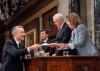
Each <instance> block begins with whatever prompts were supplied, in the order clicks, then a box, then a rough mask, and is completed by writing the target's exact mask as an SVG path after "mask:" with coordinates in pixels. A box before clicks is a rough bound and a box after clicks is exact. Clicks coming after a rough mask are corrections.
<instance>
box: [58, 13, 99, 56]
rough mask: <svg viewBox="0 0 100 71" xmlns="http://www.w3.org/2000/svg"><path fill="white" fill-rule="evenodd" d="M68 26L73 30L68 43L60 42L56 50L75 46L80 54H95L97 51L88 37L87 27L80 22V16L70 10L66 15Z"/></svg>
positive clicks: (97, 53)
mask: <svg viewBox="0 0 100 71" xmlns="http://www.w3.org/2000/svg"><path fill="white" fill-rule="evenodd" d="M66 18H67V24H68V26H69V27H70V28H71V29H72V30H73V31H72V36H71V40H70V42H69V43H68V44H62V45H61V47H60V48H58V50H62V49H67V48H70V49H74V48H76V49H77V50H78V52H79V55H81V56H97V55H99V52H98V50H97V48H96V47H95V46H94V45H93V43H92V41H91V40H90V38H89V35H88V31H87V28H86V27H85V25H83V24H81V20H80V17H79V16H78V15H77V14H76V13H74V12H71V13H69V15H68V16H67V17H66Z"/></svg>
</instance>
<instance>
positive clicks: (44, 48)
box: [40, 38, 50, 52]
mask: <svg viewBox="0 0 100 71" xmlns="http://www.w3.org/2000/svg"><path fill="white" fill-rule="evenodd" d="M43 43H50V39H49V38H48V39H47V41H46V42H43V41H41V42H40V44H43ZM42 49H43V50H44V51H45V52H49V50H50V47H48V46H43V47H42Z"/></svg>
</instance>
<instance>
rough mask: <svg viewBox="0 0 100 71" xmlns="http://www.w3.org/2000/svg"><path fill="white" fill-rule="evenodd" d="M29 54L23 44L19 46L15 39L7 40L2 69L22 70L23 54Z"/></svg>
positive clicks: (9, 70)
mask: <svg viewBox="0 0 100 71" xmlns="http://www.w3.org/2000/svg"><path fill="white" fill-rule="evenodd" d="M25 54H28V51H27V49H26V48H24V47H23V46H21V45H20V46H19V47H18V46H17V44H16V42H15V40H14V39H12V40H7V41H6V43H5V45H4V49H3V57H2V65H1V70H0V71H22V59H21V56H24V55H25Z"/></svg>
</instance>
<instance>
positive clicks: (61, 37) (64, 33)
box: [56, 23, 72, 43]
mask: <svg viewBox="0 0 100 71" xmlns="http://www.w3.org/2000/svg"><path fill="white" fill-rule="evenodd" d="M71 31H72V30H71V29H70V28H69V27H68V25H67V24H66V23H64V24H63V26H62V28H61V30H60V31H59V32H58V33H57V35H56V41H57V43H68V42H69V40H70V38H71Z"/></svg>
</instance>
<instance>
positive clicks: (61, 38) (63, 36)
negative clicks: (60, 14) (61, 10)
mask: <svg viewBox="0 0 100 71" xmlns="http://www.w3.org/2000/svg"><path fill="white" fill-rule="evenodd" d="M71 32H72V30H71V29H70V28H69V27H68V25H67V24H66V23H64V24H63V26H62V28H61V30H60V31H59V32H58V33H57V35H56V41H57V43H68V42H69V41H70V38H71ZM63 51H69V54H70V55H73V54H76V52H77V51H76V49H75V50H71V49H67V50H59V51H58V50H57V51H56V52H55V54H56V55H59V56H60V55H61V56H62V55H63Z"/></svg>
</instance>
